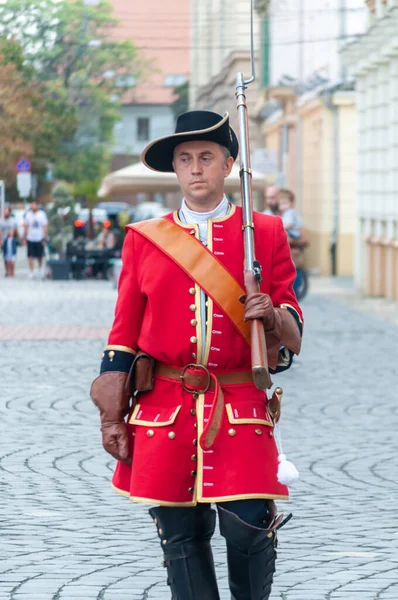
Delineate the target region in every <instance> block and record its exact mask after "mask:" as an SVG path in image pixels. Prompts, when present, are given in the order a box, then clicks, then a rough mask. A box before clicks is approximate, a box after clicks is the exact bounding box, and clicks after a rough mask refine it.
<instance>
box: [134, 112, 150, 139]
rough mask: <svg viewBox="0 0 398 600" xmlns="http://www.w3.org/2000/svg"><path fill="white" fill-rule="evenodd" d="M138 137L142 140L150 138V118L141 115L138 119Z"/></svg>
mask: <svg viewBox="0 0 398 600" xmlns="http://www.w3.org/2000/svg"><path fill="white" fill-rule="evenodd" d="M137 139H138V140H139V141H140V142H147V141H148V140H149V119H148V117H139V118H138V119H137Z"/></svg>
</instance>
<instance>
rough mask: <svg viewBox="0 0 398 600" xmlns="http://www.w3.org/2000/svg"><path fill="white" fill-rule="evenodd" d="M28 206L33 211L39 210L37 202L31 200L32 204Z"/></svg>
mask: <svg viewBox="0 0 398 600" xmlns="http://www.w3.org/2000/svg"><path fill="white" fill-rule="evenodd" d="M30 208H31V209H32V210H33V212H36V211H38V210H39V205H38V203H37V202H32V204H31V205H30Z"/></svg>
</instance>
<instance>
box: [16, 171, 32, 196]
mask: <svg viewBox="0 0 398 600" xmlns="http://www.w3.org/2000/svg"><path fill="white" fill-rule="evenodd" d="M17 188H18V195H19V197H20V198H29V196H30V192H31V191H32V173H17Z"/></svg>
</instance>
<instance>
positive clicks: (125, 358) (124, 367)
mask: <svg viewBox="0 0 398 600" xmlns="http://www.w3.org/2000/svg"><path fill="white" fill-rule="evenodd" d="M135 354H136V353H135V351H134V350H133V349H132V348H128V347H127V346H112V345H110V346H106V348H105V349H104V352H103V354H102V361H101V369H100V373H101V374H102V373H106V372H108V371H121V372H122V373H129V371H130V368H131V365H132V364H133V361H134V358H135Z"/></svg>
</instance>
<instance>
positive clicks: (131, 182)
mask: <svg viewBox="0 0 398 600" xmlns="http://www.w3.org/2000/svg"><path fill="white" fill-rule="evenodd" d="M239 169H240V167H239V165H238V164H236V163H235V164H234V166H233V168H232V171H231V174H230V176H229V177H227V179H226V180H225V191H226V193H227V194H228V193H234V192H239V190H240V176H239ZM265 185H266V179H265V176H264V175H262V174H261V173H257V172H255V171H253V176H252V189H253V190H260V191H262V190H264V189H265ZM178 191H180V186H179V184H178V180H177V176H176V175H175V173H160V172H158V171H152V170H151V169H148V168H147V167H146V166H145V165H143V164H142V163H141V162H139V163H136V164H134V165H131V166H129V167H125V168H124V169H119V170H118V171H114V172H113V173H110V174H109V175H107V176H106V177H105V178H104V179H103V181H102V184H101V187H100V189H99V190H98V196H99V197H100V198H106V197H107V196H113V197H115V196H125V195H127V194H139V193H147V194H148V193H149V194H154V193H157V192H160V193H166V192H178Z"/></svg>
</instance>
